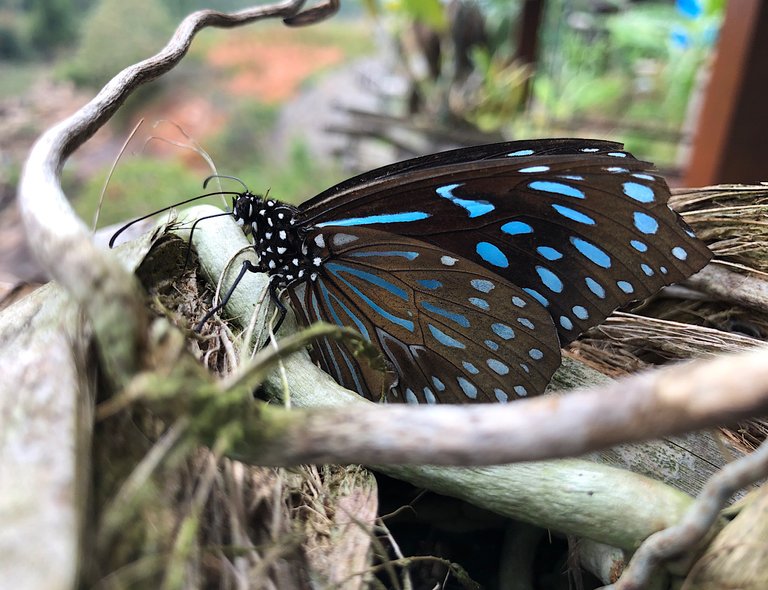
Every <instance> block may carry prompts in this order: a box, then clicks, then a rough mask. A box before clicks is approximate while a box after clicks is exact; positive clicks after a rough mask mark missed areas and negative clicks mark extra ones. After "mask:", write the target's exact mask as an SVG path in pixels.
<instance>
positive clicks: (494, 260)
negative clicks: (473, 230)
mask: <svg viewBox="0 0 768 590" xmlns="http://www.w3.org/2000/svg"><path fill="white" fill-rule="evenodd" d="M476 250H477V253H478V254H479V255H480V258H482V259H483V260H485V261H486V262H487V263H489V264H492V265H493V266H498V267H499V268H507V267H508V266H509V260H508V259H507V257H506V256H505V255H504V252H502V251H501V250H499V248H498V247H497V246H494V245H493V244H490V243H488V242H480V243H478V244H477V248H476Z"/></svg>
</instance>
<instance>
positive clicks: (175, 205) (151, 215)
mask: <svg viewBox="0 0 768 590" xmlns="http://www.w3.org/2000/svg"><path fill="white" fill-rule="evenodd" d="M240 194H241V193H238V192H235V191H216V192H214V193H206V194H204V195H198V196H197V197H192V198H191V199H187V200H186V201H181V202H179V203H174V204H173V205H169V206H168V207H163V208H162V209H158V210H157V211H153V212H152V213H147V214H146V215H142V216H141V217H139V218H138V219H134V220H133V221H131V222H130V223H127V224H125V225H124V226H123V227H121V228H120V229H119V230H117V231H116V232H115V233H114V234H113V235H112V238H110V240H109V247H110V248H112V247H113V246H114V245H115V240H116V239H117V236H119V235H120V234H121V233H123V232H124V231H125V230H127V229H128V228H129V227H131V226H132V225H135V224H137V223H138V222H139V221H144V220H145V219H149V218H150V217H153V216H154V215H157V214H159V213H163V212H164V211H169V210H170V209H173V208H174V207H179V206H181V205H186V204H187V203H191V202H193V201H197V200H199V199H204V198H205V197H213V196H215V195H240ZM227 215H229V214H227Z"/></svg>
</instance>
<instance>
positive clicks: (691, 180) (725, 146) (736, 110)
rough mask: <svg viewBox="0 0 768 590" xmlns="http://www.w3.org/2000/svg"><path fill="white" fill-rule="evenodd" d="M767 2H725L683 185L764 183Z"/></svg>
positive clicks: (767, 160) (767, 173)
mask: <svg viewBox="0 0 768 590" xmlns="http://www.w3.org/2000/svg"><path fill="white" fill-rule="evenodd" d="M766 96H768V3H766V2H765V0H731V1H730V2H728V6H727V9H726V15H725V21H724V23H723V27H722V30H721V32H720V39H719V41H718V46H717V55H716V57H715V62H714V67H713V68H712V74H711V78H710V80H709V84H708V87H707V90H706V96H705V98H704V104H703V107H702V111H701V114H700V116H699V120H698V123H697V125H696V131H695V135H694V140H693V150H692V153H691V159H690V162H689V163H688V167H687V170H686V173H685V177H684V184H685V186H691V187H693V186H704V185H709V184H717V183H724V182H734V183H752V182H759V181H762V180H768V108H767V107H766Z"/></svg>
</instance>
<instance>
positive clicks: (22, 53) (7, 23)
mask: <svg viewBox="0 0 768 590" xmlns="http://www.w3.org/2000/svg"><path fill="white" fill-rule="evenodd" d="M20 20H21V19H19V18H17V17H15V15H12V14H6V13H2V12H0V59H1V60H21V59H24V58H25V57H27V55H29V53H30V50H29V45H28V44H27V40H26V39H25V38H24V35H23V33H22V31H21V26H20Z"/></svg>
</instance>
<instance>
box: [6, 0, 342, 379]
mask: <svg viewBox="0 0 768 590" xmlns="http://www.w3.org/2000/svg"><path fill="white" fill-rule="evenodd" d="M303 4H304V0H287V1H285V2H280V3H276V4H271V5H268V6H258V7H254V8H249V9H246V10H241V11H239V12H235V13H231V14H227V13H222V12H216V11H212V10H202V11H199V12H195V13H194V14H191V15H190V16H188V17H187V18H185V19H184V20H183V21H182V23H181V24H180V25H179V27H178V28H177V29H176V32H175V33H174V35H173V37H172V38H171V40H170V41H169V42H168V44H167V45H166V46H165V47H164V48H163V49H162V50H160V52H158V53H157V54H156V55H154V56H152V57H150V58H148V59H145V60H143V61H141V62H139V63H137V64H134V65H132V66H129V67H127V68H125V69H124V70H123V71H121V72H120V73H119V74H117V75H116V76H115V77H114V78H113V79H112V80H110V82H108V83H107V85H106V86H104V88H103V89H102V90H101V91H100V92H99V93H98V94H97V95H96V96H95V97H94V98H93V99H92V100H91V101H90V102H89V103H88V104H86V105H85V106H84V107H82V108H81V109H80V110H78V111H77V112H76V113H75V114H73V115H72V116H70V117H69V118H67V119H65V120H64V121H62V122H60V123H58V124H57V125H55V126H53V127H51V128H50V129H48V130H47V131H46V132H45V133H44V134H43V135H42V136H41V137H40V139H38V140H37V142H36V143H35V145H34V146H33V148H32V150H31V152H30V155H29V158H28V159H27V162H26V164H25V167H24V172H23V174H22V177H21V181H20V183H19V193H18V198H19V204H20V211H21V216H22V220H23V222H24V225H25V228H26V232H27V235H28V236H30V240H29V242H30V246H31V248H32V250H33V252H34V254H35V256H36V257H37V259H38V261H39V262H40V264H41V265H42V267H43V268H44V269H45V270H46V271H47V272H48V273H50V275H51V276H52V277H53V278H54V279H56V280H57V281H58V282H59V283H61V284H62V285H63V286H64V288H65V289H66V290H67V291H68V292H69V294H70V295H71V296H72V297H73V298H74V299H75V301H76V302H77V303H79V304H80V305H82V306H83V307H84V308H85V310H86V312H87V314H88V316H89V317H90V319H91V322H92V324H93V328H94V332H95V335H96V341H97V342H98V344H99V346H100V349H101V353H102V357H103V358H104V360H105V365H106V367H105V368H106V370H107V372H108V373H109V374H110V375H111V376H112V378H113V379H115V380H116V381H117V382H118V383H124V382H126V381H127V380H128V379H129V378H130V376H131V375H133V374H134V373H135V372H136V371H137V370H138V368H139V367H140V365H141V362H142V354H143V351H145V350H146V334H147V325H148V315H147V311H146V309H145V308H144V306H143V305H142V302H141V290H140V289H139V287H138V283H137V281H136V280H135V278H134V277H132V276H131V275H130V274H129V273H128V272H127V271H125V270H124V269H123V268H122V267H120V265H119V264H117V263H116V261H115V259H114V257H112V256H110V255H109V254H108V253H105V252H103V251H100V250H99V249H98V248H97V247H96V246H95V245H94V244H93V243H92V242H91V239H90V235H89V232H88V229H87V227H86V225H85V224H84V223H83V221H82V220H80V219H79V218H78V217H77V216H76V215H75V213H74V211H73V210H72V207H71V206H70V205H69V202H68V199H67V197H66V195H65V194H64V192H63V190H62V188H61V182H60V176H61V169H62V167H63V165H64V162H65V161H66V159H67V158H68V157H69V155H70V154H72V152H73V151H74V150H76V149H77V148H78V147H79V146H80V145H82V144H83V143H84V142H85V141H87V140H88V139H89V138H90V137H91V136H92V135H93V134H94V133H95V132H96V131H97V130H98V129H100V128H101V127H102V126H103V125H104V124H105V123H106V122H107V121H108V120H109V119H110V118H111V117H112V116H113V115H114V114H115V112H116V111H117V110H118V109H119V108H120V106H121V105H122V104H123V103H124V102H125V100H126V99H127V98H128V97H129V96H130V95H131V94H132V93H133V92H134V91H135V90H136V89H137V88H138V87H139V86H142V85H143V84H146V83H147V82H150V81H151V80H154V79H155V78H157V77H159V76H161V75H163V74H165V73H166V72H168V71H169V70H171V69H173V68H174V67H175V66H176V65H177V64H178V63H179V62H180V61H181V59H182V58H183V57H184V55H186V53H187V51H188V49H189V47H190V45H191V43H192V39H193V38H194V36H195V34H196V33H197V32H198V31H199V30H201V29H203V28H205V27H225V28H231V27H236V26H240V25H244V24H247V23H250V22H253V21H256V20H259V19H264V18H268V17H280V18H291V17H296V16H297V14H298V13H299V11H300V10H301V8H302V6H303ZM327 5H331V6H332V5H333V2H325V3H323V4H322V5H321V7H326V10H327ZM326 15H327V12H326V13H324V12H323V11H322V10H314V11H312V12H310V14H309V15H308V17H306V18H305V19H304V20H305V21H306V20H309V21H312V22H315V21H316V20H318V19H320V18H323V17H324V16H326Z"/></svg>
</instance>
